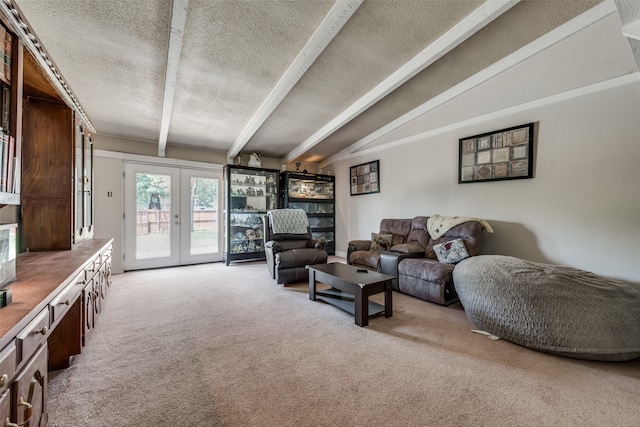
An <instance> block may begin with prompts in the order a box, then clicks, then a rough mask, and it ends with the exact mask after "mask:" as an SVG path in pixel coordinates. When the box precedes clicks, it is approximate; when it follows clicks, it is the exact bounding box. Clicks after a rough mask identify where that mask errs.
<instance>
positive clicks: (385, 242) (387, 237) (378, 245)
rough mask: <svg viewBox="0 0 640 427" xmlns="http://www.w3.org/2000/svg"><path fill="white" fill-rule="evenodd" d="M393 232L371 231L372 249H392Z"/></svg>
mask: <svg viewBox="0 0 640 427" xmlns="http://www.w3.org/2000/svg"><path fill="white" fill-rule="evenodd" d="M392 238H393V235H391V234H378V233H371V248H370V249H371V250H372V251H388V250H389V249H391V239H392Z"/></svg>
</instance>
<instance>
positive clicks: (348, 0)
mask: <svg viewBox="0 0 640 427" xmlns="http://www.w3.org/2000/svg"><path fill="white" fill-rule="evenodd" d="M362 2H363V0H337V1H336V2H335V4H334V5H333V7H332V8H331V10H330V11H329V13H327V16H325V18H324V19H323V20H322V22H321V23H320V25H319V26H318V28H317V29H316V31H315V32H314V33H313V35H312V36H311V38H309V40H308V41H307V43H306V44H305V46H304V47H303V48H302V50H301V51H300V53H298V56H296V58H295V59H294V60H293V62H292V63H291V65H289V68H288V69H287V71H285V73H284V74H283V75H282V77H280V80H279V81H278V83H277V84H276V85H275V86H274V87H273V89H272V90H271V93H269V95H268V96H267V98H266V99H265V100H264V102H263V103H262V105H260V107H259V108H258V110H257V111H256V112H255V113H254V115H253V117H251V119H250V120H249V122H248V123H247V125H246V126H245V127H244V129H243V130H242V132H240V134H239V135H238V137H237V138H236V140H235V141H234V142H233V144H232V145H231V148H229V151H227V160H228V161H229V163H232V162H233V158H234V157H235V156H236V155H237V154H238V153H240V151H241V150H242V149H243V148H244V146H245V145H247V143H248V142H249V140H250V139H251V138H252V137H253V135H255V133H256V132H257V131H258V129H259V128H260V126H262V124H263V123H264V122H265V121H266V120H267V119H268V118H269V116H270V115H271V114H272V113H273V111H274V110H275V109H276V108H277V107H278V105H280V103H281V102H282V100H283V99H284V98H285V97H286V96H287V94H288V93H289V92H290V91H291V89H292V88H293V87H294V86H295V84H296V83H298V81H299V80H300V79H301V78H302V76H303V75H304V74H305V73H306V72H307V70H308V69H309V67H310V66H311V64H313V62H314V61H315V60H316V59H317V58H318V56H319V55H320V54H321V53H322V52H323V51H324V50H325V48H326V47H327V46H328V45H329V43H331V40H333V38H334V37H335V36H336V34H338V32H339V31H340V30H341V29H342V27H343V26H344V25H345V24H346V23H347V21H348V20H349V18H351V15H353V13H354V12H355V11H356V10H357V9H358V7H360V5H361V4H362Z"/></svg>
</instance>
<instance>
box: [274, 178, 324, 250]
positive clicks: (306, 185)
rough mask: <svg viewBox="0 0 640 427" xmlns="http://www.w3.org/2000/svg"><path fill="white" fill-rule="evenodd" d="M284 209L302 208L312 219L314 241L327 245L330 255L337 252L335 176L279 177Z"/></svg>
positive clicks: (310, 221)
mask: <svg viewBox="0 0 640 427" xmlns="http://www.w3.org/2000/svg"><path fill="white" fill-rule="evenodd" d="M280 187H281V189H282V197H281V205H282V207H283V208H293V209H303V210H304V211H305V212H306V213H307V216H308V217H309V226H310V227H311V233H312V235H313V238H314V239H318V240H324V241H325V242H326V247H325V249H326V251H327V253H328V254H329V255H334V254H335V252H336V245H335V200H334V197H335V196H334V192H335V177H334V176H331V175H318V174H309V173H306V174H305V173H298V172H283V173H282V174H281V175H280Z"/></svg>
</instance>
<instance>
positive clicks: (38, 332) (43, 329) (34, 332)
mask: <svg viewBox="0 0 640 427" xmlns="http://www.w3.org/2000/svg"><path fill="white" fill-rule="evenodd" d="M48 330H49V329H47V327H46V326H43V327H42V329H40V330H35V331H33V332H31V333H32V334H33V335H38V334H42V335H47V331H48Z"/></svg>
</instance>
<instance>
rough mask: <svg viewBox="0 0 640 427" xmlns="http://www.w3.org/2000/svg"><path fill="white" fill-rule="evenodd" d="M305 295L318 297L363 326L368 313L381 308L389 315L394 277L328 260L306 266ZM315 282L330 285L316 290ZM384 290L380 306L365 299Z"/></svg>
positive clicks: (370, 314) (313, 299)
mask: <svg viewBox="0 0 640 427" xmlns="http://www.w3.org/2000/svg"><path fill="white" fill-rule="evenodd" d="M308 268H309V299H310V300H311V301H315V300H316V299H319V300H321V301H324V302H326V303H329V304H331V305H334V306H336V307H338V308H340V309H342V310H344V311H346V312H348V313H351V314H353V315H354V316H355V318H356V325H358V326H367V325H368V324H369V316H375V315H377V314H380V313H383V312H384V317H391V316H392V315H393V303H392V292H393V291H392V289H391V282H392V281H393V279H394V277H393V276H389V275H387V274H382V273H377V272H375V271H369V270H367V272H360V271H359V269H358V268H356V267H354V266H352V265H347V264H342V263H339V262H332V263H329V264H315V265H310V266H309V267H308ZM316 282H321V283H324V284H325V285H329V286H331V289H327V290H320V291H317V290H316ZM381 292H384V306H382V305H380V304H378V303H376V302H373V301H369V296H370V295H375V294H379V293H381Z"/></svg>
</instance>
